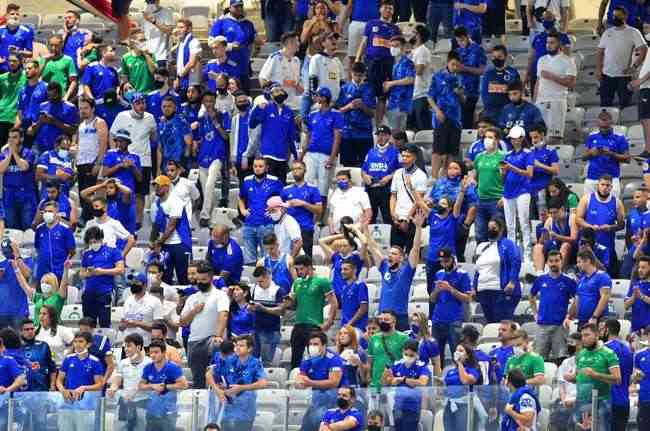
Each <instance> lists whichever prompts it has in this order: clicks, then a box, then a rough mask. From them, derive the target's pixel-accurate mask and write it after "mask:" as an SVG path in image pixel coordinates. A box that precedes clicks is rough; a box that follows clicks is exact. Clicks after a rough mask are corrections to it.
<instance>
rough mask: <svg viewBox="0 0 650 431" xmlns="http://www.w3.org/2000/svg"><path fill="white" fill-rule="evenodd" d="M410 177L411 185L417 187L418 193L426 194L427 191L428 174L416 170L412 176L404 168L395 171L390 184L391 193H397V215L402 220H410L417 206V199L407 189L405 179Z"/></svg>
mask: <svg viewBox="0 0 650 431" xmlns="http://www.w3.org/2000/svg"><path fill="white" fill-rule="evenodd" d="M408 177H410V178H411V184H412V185H413V187H415V191H416V192H419V193H426V191H427V174H426V173H425V172H424V171H422V170H421V169H415V171H414V172H413V173H411V174H408V173H406V171H405V170H404V168H400V169H398V170H397V171H395V174H394V175H393V180H392V182H391V184H390V191H391V193H395V197H396V202H395V213H396V215H397V216H398V217H402V218H408V215H409V212H410V211H411V208H413V205H415V198H414V197H412V196H411V192H410V191H409V190H407V189H406V181H405V179H406V178H408Z"/></svg>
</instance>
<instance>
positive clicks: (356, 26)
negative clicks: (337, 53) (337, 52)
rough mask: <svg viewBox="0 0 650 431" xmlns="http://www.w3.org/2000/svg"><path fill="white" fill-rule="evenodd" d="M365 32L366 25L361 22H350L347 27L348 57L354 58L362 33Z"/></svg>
mask: <svg viewBox="0 0 650 431" xmlns="http://www.w3.org/2000/svg"><path fill="white" fill-rule="evenodd" d="M365 30H366V23H365V22H363V21H351V22H350V25H349V26H348V57H356V56H357V50H358V49H359V45H361V38H362V37H363V32H364V31H365Z"/></svg>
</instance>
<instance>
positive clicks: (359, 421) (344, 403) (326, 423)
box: [319, 386, 363, 431]
mask: <svg viewBox="0 0 650 431" xmlns="http://www.w3.org/2000/svg"><path fill="white" fill-rule="evenodd" d="M356 402H357V397H356V391H355V390H354V387H353V386H342V387H340V388H339V389H338V395H337V398H336V406H337V408H336V409H329V410H327V411H326V412H325V415H324V416H323V419H322V421H321V423H320V427H319V430H320V431H324V430H326V429H331V427H335V428H334V429H342V430H349V431H361V430H362V429H363V414H362V413H361V412H360V411H359V410H357V409H356V408H354V405H355V403H356Z"/></svg>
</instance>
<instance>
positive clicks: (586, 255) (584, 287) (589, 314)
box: [572, 250, 612, 327]
mask: <svg viewBox="0 0 650 431" xmlns="http://www.w3.org/2000/svg"><path fill="white" fill-rule="evenodd" d="M596 262H597V260H596V256H594V254H593V252H591V251H588V250H583V251H580V252H578V258H577V265H578V269H579V270H580V272H581V273H582V274H581V278H580V280H579V281H578V287H577V289H576V301H575V306H574V307H573V310H575V311H574V312H573V315H576V316H577V318H578V327H583V326H584V325H585V324H587V323H594V324H596V323H597V322H598V320H600V319H601V318H603V317H605V316H607V314H608V310H607V304H608V303H609V296H610V292H611V290H612V279H611V278H610V276H609V275H608V274H607V273H606V272H604V271H601V270H599V269H598V267H597V266H596ZM572 317H573V316H572Z"/></svg>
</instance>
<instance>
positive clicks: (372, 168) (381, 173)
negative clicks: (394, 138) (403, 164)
mask: <svg viewBox="0 0 650 431" xmlns="http://www.w3.org/2000/svg"><path fill="white" fill-rule="evenodd" d="M375 135H376V136H377V143H376V146H375V147H374V148H372V149H371V150H370V151H368V154H366V158H365V160H364V161H363V165H362V167H361V178H362V179H363V183H364V185H365V189H366V193H367V194H368V199H369V200H370V207H371V210H372V218H371V220H370V223H371V224H374V223H376V222H377V216H378V215H379V213H380V212H381V219H382V221H383V222H384V223H385V224H386V222H387V221H389V220H391V216H390V185H389V184H390V183H391V182H392V179H393V174H394V173H395V171H397V169H399V166H400V163H399V150H398V149H397V148H395V146H393V145H391V144H390V142H389V139H390V128H388V127H387V126H379V127H378V128H377V131H376V132H375Z"/></svg>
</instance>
